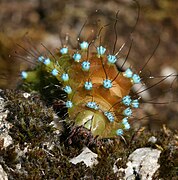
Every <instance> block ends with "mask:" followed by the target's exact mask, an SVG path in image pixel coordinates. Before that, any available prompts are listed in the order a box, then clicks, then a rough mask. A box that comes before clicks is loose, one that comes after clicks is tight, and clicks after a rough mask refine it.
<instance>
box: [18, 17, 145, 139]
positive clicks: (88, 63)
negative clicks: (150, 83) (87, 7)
mask: <svg viewBox="0 0 178 180" xmlns="http://www.w3.org/2000/svg"><path fill="white" fill-rule="evenodd" d="M116 17H117V16H116ZM116 22H117V20H116ZM101 30H102V28H101V29H100V30H99V33H98V35H97V37H96V38H95V39H93V40H92V41H90V42H89V41H87V40H84V41H80V38H78V47H77V48H69V47H68V45H67V44H65V45H63V46H62V47H61V48H60V49H59V50H58V52H56V53H54V54H53V53H51V52H50V55H49V56H45V55H41V54H38V57H35V58H36V59H37V61H38V65H37V67H36V68H35V70H32V71H22V72H21V77H22V79H23V80H24V82H25V83H29V84H31V86H32V85H33V86H35V84H38V83H39V81H41V78H39V77H40V76H43V75H44V76H48V79H49V81H48V82H52V81H54V80H55V82H57V84H58V83H59V84H60V83H61V84H62V90H63V91H64V92H65V93H66V94H67V99H66V101H65V102H64V106H65V107H66V108H67V109H68V117H69V118H68V119H69V121H73V122H74V124H75V126H83V127H84V128H86V129H88V130H89V131H90V132H91V133H92V135H93V136H94V137H98V138H100V139H104V138H117V137H118V136H123V134H124V131H127V130H129V129H130V123H129V120H130V118H132V117H133V116H132V114H133V111H134V109H137V108H139V104H140V102H139V101H140V98H141V97H139V96H138V93H135V94H133V93H132V92H131V88H132V87H133V86H134V85H135V84H140V83H142V82H141V77H140V74H138V73H136V72H134V70H133V69H131V68H127V69H126V70H125V71H120V70H118V68H117V65H116V63H117V61H119V53H120V51H121V50H122V48H123V46H124V45H123V46H122V47H121V48H120V49H119V50H118V51H117V52H115V47H114V50H112V51H111V50H109V49H107V47H106V46H105V45H103V44H102V43H101V41H99V43H98V42H97V40H98V39H99V40H100V33H101ZM114 30H115V29H114ZM96 44H97V45H96ZM130 48H131V46H130ZM128 55H129V52H128ZM127 57H128V56H127ZM127 57H126V59H125V62H126V60H127ZM125 62H124V63H125ZM124 63H123V65H124ZM123 65H122V66H123ZM57 84H56V86H57Z"/></svg>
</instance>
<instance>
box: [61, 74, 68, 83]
mask: <svg viewBox="0 0 178 180" xmlns="http://www.w3.org/2000/svg"><path fill="white" fill-rule="evenodd" d="M61 79H62V80H63V81H64V82H66V81H68V80H69V75H68V74H67V73H63V74H62V76H61Z"/></svg>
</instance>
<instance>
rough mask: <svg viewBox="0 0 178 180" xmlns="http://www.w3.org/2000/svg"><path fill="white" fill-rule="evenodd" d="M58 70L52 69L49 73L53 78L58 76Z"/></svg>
mask: <svg viewBox="0 0 178 180" xmlns="http://www.w3.org/2000/svg"><path fill="white" fill-rule="evenodd" d="M58 72H59V71H58V70H57V69H53V70H52V72H51V74H52V75H53V76H57V75H58Z"/></svg>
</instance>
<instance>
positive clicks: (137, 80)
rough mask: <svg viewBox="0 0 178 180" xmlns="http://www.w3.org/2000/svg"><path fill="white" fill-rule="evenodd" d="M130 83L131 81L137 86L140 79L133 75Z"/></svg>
mask: <svg viewBox="0 0 178 180" xmlns="http://www.w3.org/2000/svg"><path fill="white" fill-rule="evenodd" d="M132 81H133V83H134V84H139V83H140V82H141V78H140V76H139V75H138V74H134V75H133V76H132Z"/></svg>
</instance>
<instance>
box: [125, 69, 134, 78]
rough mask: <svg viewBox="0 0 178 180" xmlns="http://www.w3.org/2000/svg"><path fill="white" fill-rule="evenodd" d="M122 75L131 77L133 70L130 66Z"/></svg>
mask: <svg viewBox="0 0 178 180" xmlns="http://www.w3.org/2000/svg"><path fill="white" fill-rule="evenodd" d="M123 75H124V76H125V77H127V78H131V77H132V75H133V72H132V70H131V69H130V68H128V69H126V71H125V72H124V73H123Z"/></svg>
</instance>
